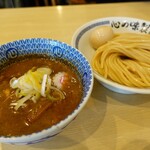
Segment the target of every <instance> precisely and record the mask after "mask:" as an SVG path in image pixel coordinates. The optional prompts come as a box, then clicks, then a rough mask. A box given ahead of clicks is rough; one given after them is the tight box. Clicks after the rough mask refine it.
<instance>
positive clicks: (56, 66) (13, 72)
mask: <svg viewBox="0 0 150 150" xmlns="http://www.w3.org/2000/svg"><path fill="white" fill-rule="evenodd" d="M43 66H46V67H48V68H51V70H52V73H51V76H54V75H55V74H57V73H58V72H65V73H66V74H67V76H66V77H65V78H66V79H67V80H64V83H63V85H62V86H63V87H62V89H61V91H62V92H63V94H64V97H65V98H64V99H61V100H54V101H53V100H49V99H48V98H47V97H42V96H41V97H40V98H39V100H37V101H36V102H33V101H31V100H28V101H27V102H26V103H25V106H23V107H20V108H18V109H17V110H15V109H14V107H12V106H11V103H12V102H13V101H14V100H16V99H17V97H16V93H15V89H13V88H11V87H10V80H11V79H12V78H13V77H16V78H19V77H20V76H22V75H24V74H25V73H26V72H27V71H28V70H30V69H32V68H33V67H34V68H40V67H43ZM68 78H69V80H68ZM71 80H73V82H70V81H71ZM0 82H1V84H0V136H19V135H23V134H25V135H27V134H30V133H33V132H37V131H41V130H43V129H45V128H48V127H50V126H52V125H54V124H56V123H58V122H60V121H61V120H62V119H64V118H65V117H67V116H68V115H69V114H70V113H71V112H73V111H74V109H75V108H76V107H77V106H78V105H79V103H80V100H81V97H82V90H83V89H82V85H81V82H80V79H79V76H78V75H77V74H76V73H75V71H74V69H72V68H71V67H70V66H69V65H67V64H66V63H63V62H60V61H56V60H49V59H47V58H36V57H35V58H34V57H32V58H30V59H24V60H22V61H18V62H15V63H12V64H11V65H8V66H7V67H5V68H4V69H2V71H1V72H0ZM52 94H53V95H57V94H55V92H53V93H52Z"/></svg>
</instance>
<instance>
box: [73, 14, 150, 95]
mask: <svg viewBox="0 0 150 150" xmlns="http://www.w3.org/2000/svg"><path fill="white" fill-rule="evenodd" d="M99 26H111V27H112V28H113V31H114V32H115V33H124V32H133V33H142V34H150V28H149V26H150V22H149V21H146V20H141V19H137V18H129V17H108V18H100V19H96V20H93V21H90V22H88V23H86V24H84V25H83V26H81V27H79V28H78V29H77V30H76V31H75V33H74V35H73V37H72V46H73V47H75V48H77V49H79V50H80V51H81V52H82V53H83V54H84V55H85V56H86V58H87V59H88V60H89V62H91V59H92V56H93V55H94V53H95V50H94V49H93V48H92V47H91V45H90V42H89V36H90V34H91V32H92V31H93V30H94V29H95V28H97V27H99ZM94 76H95V78H96V79H97V80H98V81H99V82H100V83H101V84H102V85H103V86H104V87H106V88H108V89H109V90H111V91H114V92H118V93H123V94H135V93H139V94H150V88H147V89H146V88H134V87H133V88H132V87H128V86H124V85H121V84H118V83H116V82H113V81H110V80H107V79H105V78H104V77H103V76H101V75H99V74H97V73H96V72H94Z"/></svg>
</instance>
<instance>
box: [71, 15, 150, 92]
mask: <svg viewBox="0 0 150 150" xmlns="http://www.w3.org/2000/svg"><path fill="white" fill-rule="evenodd" d="M149 26H150V22H149V21H146V20H141V19H137V18H129V17H108V18H100V19H96V20H93V21H90V22H88V23H86V24H84V25H83V26H81V27H79V28H78V29H77V30H76V31H75V33H74V35H73V38H72V46H73V47H75V48H77V49H79V50H80V51H81V52H82V53H83V54H84V55H85V56H86V58H87V59H88V60H89V62H90V64H91V66H92V69H93V72H94V77H95V78H96V79H97V80H98V81H99V82H100V83H101V84H102V85H103V86H104V87H106V88H108V89H109V90H111V91H114V92H117V93H122V94H136V93H137V94H150V61H149V60H150V28H149Z"/></svg>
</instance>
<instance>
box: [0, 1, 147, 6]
mask: <svg viewBox="0 0 150 150" xmlns="http://www.w3.org/2000/svg"><path fill="white" fill-rule="evenodd" d="M133 1H134V2H135V1H143V0H0V8H17V7H38V6H56V5H76V4H94V3H116V2H133ZM144 1H150V0H144Z"/></svg>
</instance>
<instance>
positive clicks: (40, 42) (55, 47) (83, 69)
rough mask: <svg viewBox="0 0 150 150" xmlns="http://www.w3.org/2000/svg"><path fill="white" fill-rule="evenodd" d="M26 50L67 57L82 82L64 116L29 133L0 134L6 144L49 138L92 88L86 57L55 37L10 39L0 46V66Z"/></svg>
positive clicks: (68, 120)
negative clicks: (77, 96) (78, 96)
mask: <svg viewBox="0 0 150 150" xmlns="http://www.w3.org/2000/svg"><path fill="white" fill-rule="evenodd" d="M28 54H40V55H41V54H43V55H47V56H49V57H51V58H58V57H59V58H61V59H64V60H67V61H69V62H70V63H71V64H72V65H74V66H75V67H76V68H77V71H78V72H79V74H80V76H81V81H82V85H83V97H82V99H81V102H80V104H79V105H78V107H77V108H76V109H75V110H74V111H73V112H72V113H71V114H70V115H68V116H67V117H66V118H65V119H64V120H62V121H60V122H59V123H57V124H56V125H53V126H52V127H50V128H48V129H44V130H42V131H39V132H37V133H33V134H30V135H22V136H17V137H4V136H0V142H2V143H10V144H33V143H37V142H41V141H43V140H46V139H49V138H51V137H53V136H55V135H57V134H58V133H60V132H61V131H63V130H64V128H65V127H66V126H67V125H68V124H69V123H70V122H71V121H72V120H74V118H75V117H76V116H77V115H78V113H79V112H80V111H81V110H82V109H83V107H84V105H85V104H86V103H87V101H88V99H89V97H90V94H91V92H92V88H93V73H92V69H91V66H90V64H89V62H88V61H87V59H86V58H85V57H84V56H83V54H82V53H81V52H79V51H78V50H77V49H75V48H73V47H71V46H69V45H67V44H65V43H63V42H60V41H56V40H51V39H44V38H31V39H23V40H17V41H13V42H10V43H7V44H4V45H1V46H0V67H1V66H3V65H5V63H7V62H8V61H9V60H10V59H11V60H12V59H16V58H17V57H19V56H22V55H23V56H25V55H28Z"/></svg>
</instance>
